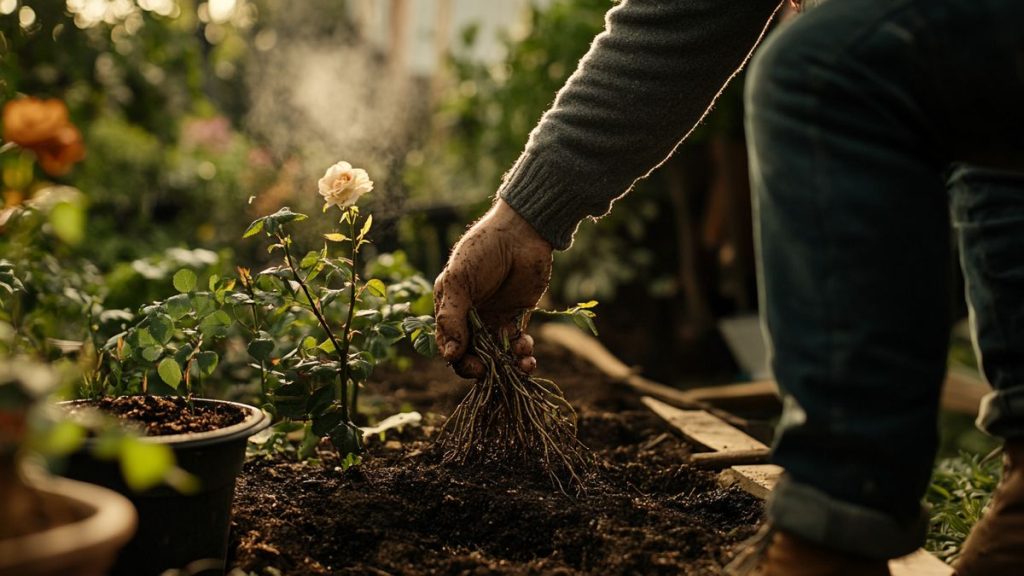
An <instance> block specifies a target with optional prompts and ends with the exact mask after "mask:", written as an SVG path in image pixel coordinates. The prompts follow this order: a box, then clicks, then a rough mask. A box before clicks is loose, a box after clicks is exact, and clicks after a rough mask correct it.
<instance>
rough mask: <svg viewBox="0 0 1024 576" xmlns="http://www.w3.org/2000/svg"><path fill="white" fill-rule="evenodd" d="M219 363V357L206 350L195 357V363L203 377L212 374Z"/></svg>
mask: <svg viewBox="0 0 1024 576" xmlns="http://www.w3.org/2000/svg"><path fill="white" fill-rule="evenodd" d="M219 361H220V357H219V356H217V353H216V352H213V351H211V350H206V351H203V352H200V353H199V354H197V355H196V362H198V363H199V373H200V374H202V375H203V376H209V375H210V374H213V371H214V370H216V369H217V363H218V362H219Z"/></svg>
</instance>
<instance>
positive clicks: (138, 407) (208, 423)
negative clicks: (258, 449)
mask: <svg viewBox="0 0 1024 576" xmlns="http://www.w3.org/2000/svg"><path fill="white" fill-rule="evenodd" d="M75 406H76V407H77V406H88V407H90V408H96V409H99V410H101V411H103V412H105V413H107V414H110V415H112V416H115V417H117V418H119V419H121V420H124V421H126V422H129V423H130V424H133V425H136V426H139V427H141V428H142V429H143V431H144V433H145V434H146V435H147V436H167V435H170V434H185V433H187V432H209V431H210V430H217V429H219V428H225V427H227V426H231V425H233V424H238V423H239V422H241V421H242V420H245V412H243V411H242V410H241V409H240V408H236V407H234V406H231V405H230V404H203V403H199V402H197V403H194V404H192V405H191V406H190V405H189V402H188V400H187V399H186V398H183V397H181V396H119V397H116V398H109V397H108V398H100V399H99V400H93V401H90V402H83V403H80V404H76V405H75ZM72 410H74V408H72Z"/></svg>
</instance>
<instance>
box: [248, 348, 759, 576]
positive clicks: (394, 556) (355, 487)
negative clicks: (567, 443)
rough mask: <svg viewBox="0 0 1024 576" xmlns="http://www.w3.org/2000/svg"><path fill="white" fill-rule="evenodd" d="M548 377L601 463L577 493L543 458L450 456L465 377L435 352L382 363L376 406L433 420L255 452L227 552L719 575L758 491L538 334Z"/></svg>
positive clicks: (747, 527) (465, 569)
mask: <svg viewBox="0 0 1024 576" xmlns="http://www.w3.org/2000/svg"><path fill="white" fill-rule="evenodd" d="M537 355H538V358H539V360H540V369H539V372H541V375H542V376H545V377H548V378H551V379H552V380H554V381H556V382H558V384H559V385H560V387H561V388H562V389H563V391H564V392H565V394H566V397H567V398H568V399H569V401H570V402H571V403H572V404H573V406H574V407H575V408H576V410H577V412H578V414H579V438H580V440H581V441H582V442H583V444H585V445H587V446H589V448H590V449H591V450H592V452H593V456H594V460H595V462H597V465H596V466H595V467H594V469H593V470H591V471H590V472H589V473H588V474H587V476H586V477H585V478H584V482H585V484H586V487H587V490H586V492H585V494H583V495H581V496H580V497H578V498H569V497H567V496H565V495H564V494H562V493H560V492H558V491H557V490H556V489H553V488H552V486H551V484H550V480H549V478H548V477H547V476H546V474H544V473H541V472H530V471H527V470H520V469H512V468H509V467H507V466H500V465H490V466H485V467H476V468H465V467H452V466H448V465H445V464H444V463H443V462H442V459H443V454H442V453H441V450H439V449H438V448H437V447H436V445H435V444H434V442H433V440H434V439H435V438H436V434H437V431H438V428H439V426H440V425H441V424H442V423H443V421H444V417H443V416H441V414H449V413H451V410H452V409H453V408H454V406H455V405H456V404H457V403H458V401H459V399H460V398H461V397H462V396H463V395H464V394H465V392H466V391H467V390H468V388H469V384H470V383H468V382H463V381H459V380H458V379H457V378H456V377H455V376H453V375H452V374H451V373H450V372H449V370H448V369H447V368H445V367H444V366H443V365H442V363H440V362H426V361H424V362H421V363H418V364H417V365H416V366H415V368H414V369H413V370H410V371H408V372H404V373H400V372H384V373H380V374H378V376H377V378H376V380H377V381H376V382H374V383H372V384H371V385H370V386H369V387H368V388H369V389H368V391H367V392H368V394H367V395H366V397H367V399H368V400H369V399H370V398H373V399H374V400H375V405H376V406H377V407H378V408H379V409H380V410H381V413H380V416H382V417H383V416H386V415H388V411H389V410H390V411H394V410H396V409H398V408H399V407H401V408H402V409H416V410H419V411H421V412H424V413H425V415H426V417H425V420H424V425H423V426H422V427H420V428H409V429H406V430H404V431H402V432H399V433H393V432H392V433H389V436H388V438H387V439H386V440H385V441H380V440H378V439H372V440H371V442H370V445H369V446H368V452H367V454H366V455H365V456H364V464H363V465H362V466H361V467H359V468H358V469H350V470H348V471H346V472H342V471H341V470H340V468H337V467H336V465H335V462H334V460H333V458H332V457H331V456H329V454H326V453H325V458H324V460H323V464H322V465H315V464H303V463H298V462H293V461H288V460H286V459H285V458H284V457H280V456H279V457H275V458H271V459H256V460H251V461H249V462H248V463H246V465H245V469H244V471H243V473H242V476H241V477H240V478H239V481H238V486H237V489H236V493H235V506H234V520H233V527H232V542H231V548H232V550H233V551H234V552H233V558H232V565H234V566H237V567H239V568H241V569H242V570H244V571H246V572H247V573H248V572H252V573H255V574H261V575H262V574H313V575H317V574H346V575H349V574H350V575H356V574H359V575H362V574H396V575H397V574H403V575H415V574H470V575H472V574H552V575H555V574H557V575H568V574H601V575H606V574H608V575H614V574H711V573H715V572H716V570H717V567H718V566H720V562H721V561H722V559H723V557H724V554H725V552H726V551H727V549H728V547H729V546H731V545H732V544H735V543H737V542H739V541H741V540H743V539H744V538H747V537H749V536H750V535H751V534H753V533H754V531H755V530H756V528H757V525H758V524H759V522H760V519H761V515H762V505H761V503H760V501H758V500H756V499H754V498H753V497H751V496H749V495H747V494H746V493H744V492H741V491H739V490H736V489H723V488H721V487H719V486H718V484H717V483H716V482H715V477H714V475H713V474H710V473H707V472H704V471H700V470H697V469H694V468H691V467H690V466H688V465H687V464H686V462H687V459H688V456H689V453H690V448H689V447H688V446H687V445H686V444H685V443H683V442H682V441H680V440H679V439H678V438H677V437H675V436H673V435H672V434H670V433H668V429H667V427H666V426H665V425H664V424H663V423H662V422H661V421H660V420H658V418H657V417H655V416H654V415H653V414H651V413H650V412H648V411H647V410H646V409H644V408H643V407H642V406H641V405H640V404H639V402H638V401H637V398H636V397H635V396H634V395H632V394H631V393H630V392H627V391H625V390H622V389H620V388H619V387H618V386H617V385H616V384H615V383H613V382H610V381H609V380H607V379H606V378H604V377H603V376H602V375H601V374H599V373H597V372H595V371H594V370H593V369H592V368H590V366H589V365H586V364H584V363H581V362H580V361H579V360H577V359H575V358H573V357H571V356H568V355H566V354H565V353H563V352H561V351H560V350H557V349H552V348H547V347H544V346H538V350H537Z"/></svg>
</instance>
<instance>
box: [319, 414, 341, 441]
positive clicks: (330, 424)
mask: <svg viewBox="0 0 1024 576" xmlns="http://www.w3.org/2000/svg"><path fill="white" fill-rule="evenodd" d="M344 419H345V418H344V416H343V415H342V413H341V411H339V410H332V411H330V412H324V413H323V414H321V415H319V416H314V417H313V433H314V434H316V435H317V436H319V437H324V436H327V435H328V434H329V433H330V432H331V430H334V429H335V428H336V427H337V426H338V425H339V424H341V423H342V421H343V420H344Z"/></svg>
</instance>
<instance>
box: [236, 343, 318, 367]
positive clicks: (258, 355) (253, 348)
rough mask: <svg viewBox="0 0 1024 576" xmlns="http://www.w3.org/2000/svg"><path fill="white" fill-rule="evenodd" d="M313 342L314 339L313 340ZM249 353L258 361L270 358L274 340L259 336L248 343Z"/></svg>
mask: <svg viewBox="0 0 1024 576" xmlns="http://www.w3.org/2000/svg"><path fill="white" fill-rule="evenodd" d="M314 342H315V341H314ZM248 350H249V355H250V356H252V357H253V358H255V359H257V360H259V361H261V362H262V361H265V360H269V359H270V355H271V354H273V353H274V341H273V340H271V339H269V338H259V339H256V340H253V341H252V342H250V343H249V347H248Z"/></svg>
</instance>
